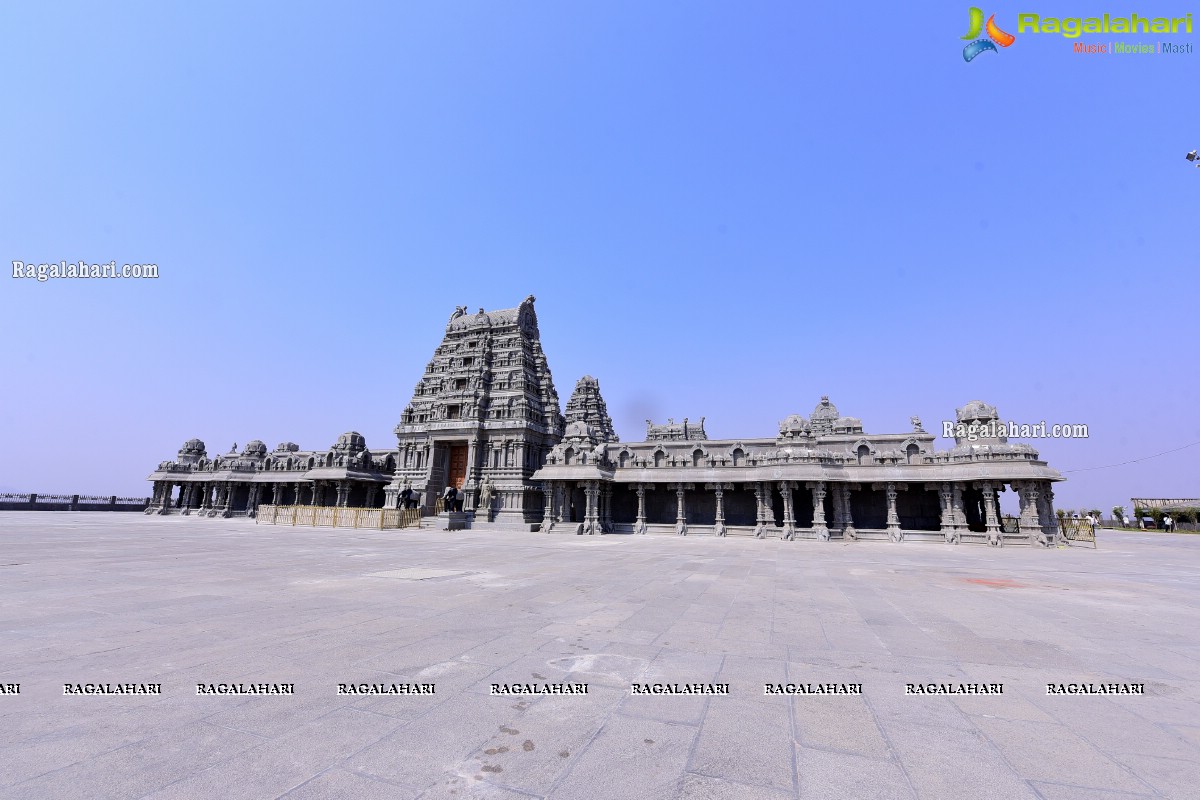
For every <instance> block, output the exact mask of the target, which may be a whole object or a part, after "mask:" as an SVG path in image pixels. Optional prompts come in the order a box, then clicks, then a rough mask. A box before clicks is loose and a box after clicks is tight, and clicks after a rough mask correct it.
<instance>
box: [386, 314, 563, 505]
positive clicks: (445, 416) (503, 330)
mask: <svg viewBox="0 0 1200 800" xmlns="http://www.w3.org/2000/svg"><path fill="white" fill-rule="evenodd" d="M534 300H535V298H534V297H533V296H532V295H530V296H529V297H526V298H525V300H524V301H522V303H521V304H520V305H519V306H517V307H516V308H506V309H503V310H501V311H491V312H487V311H484V310H483V309H482V308H481V309H479V311H478V313H475V314H468V313H467V310H466V307H465V306H459V307H458V308H456V309H455V310H454V314H452V315H451V317H450V321H449V322H448V323H447V324H446V334H445V336H444V337H443V338H442V343H441V344H440V345H439V346H438V348H437V349H436V350H435V351H434V353H433V358H431V359H430V361H429V364H428V365H427V366H426V367H425V373H424V374H423V375H422V376H421V379H420V381H418V382H417V385H416V388H415V389H414V390H413V397H412V400H411V401H410V402H409V404H408V406H407V408H405V409H404V413H403V415H402V416H401V419H400V424H398V425H397V426H396V428H395V433H396V437H397V439H398V440H399V450H400V452H399V454H398V459H397V467H396V472H395V477H394V478H393V480H392V482H391V484H390V485H389V486H388V487H387V490H386V504H387V506H388V507H389V508H395V507H396V505H397V502H398V498H399V494H400V492H401V491H403V489H404V488H405V486H406V485H407V486H409V487H411V488H412V489H413V490H414V491H416V492H421V493H422V502H423V504H424V505H425V506H426V507H427V508H432V507H433V504H434V502H435V500H436V498H437V497H438V496H440V494H441V493H442V492H443V490H444V489H445V488H446V486H447V485H450V484H453V485H454V486H455V488H457V489H458V490H459V492H460V493H461V495H460V496H465V497H464V508H465V509H468V510H470V509H474V508H475V506H476V502H477V499H478V498H479V496H480V489H481V488H482V487H483V485H484V484H485V483H487V484H488V487H487V490H486V491H484V492H483V495H484V496H485V497H486V496H487V495H489V494H490V495H491V501H490V504H489V505H490V511H491V512H492V514H493V515H494V519H495V521H497V522H512V523H530V522H537V521H539V520H540V518H541V513H542V502H541V500H542V495H541V491H540V488H539V487H538V486H537V485H536V484H534V483H532V482H530V480H529V478H530V476H531V475H532V474H533V473H534V472H535V471H537V469H538V468H539V467H541V465H542V460H543V457H544V455H545V454H546V453H547V452H549V450H550V449H551V448H552V447H554V445H556V444H558V442H559V440H560V439H562V436H563V429H564V424H565V423H564V421H563V416H562V412H561V411H560V410H559V404H558V393H557V392H556V391H555V390H554V380H553V378H552V376H551V374H550V368H549V366H547V364H546V355H545V353H543V352H542V344H541V341H540V334H539V332H538V323H537V314H536V313H535V312H534V309H533V304H534Z"/></svg>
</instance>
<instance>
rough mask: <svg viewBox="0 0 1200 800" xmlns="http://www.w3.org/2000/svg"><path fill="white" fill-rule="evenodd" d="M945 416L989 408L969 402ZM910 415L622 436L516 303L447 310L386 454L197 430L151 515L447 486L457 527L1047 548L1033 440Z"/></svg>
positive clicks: (422, 496) (817, 418)
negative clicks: (570, 387) (713, 434)
mask: <svg viewBox="0 0 1200 800" xmlns="http://www.w3.org/2000/svg"><path fill="white" fill-rule="evenodd" d="M956 420H957V421H958V422H962V423H967V424H970V423H979V424H980V425H981V426H986V423H989V422H993V421H998V420H999V417H998V415H997V412H996V409H995V408H994V407H993V406H990V405H988V404H987V403H983V402H979V401H973V402H970V403H967V404H966V405H965V406H963V407H962V408H959V409H957V414H956ZM910 423H911V430H908V431H904V432H900V433H883V434H876V433H866V432H865V431H864V429H863V424H862V421H861V420H859V419H857V418H855V417H849V416H844V415H842V414H841V413H840V412H839V411H838V409H837V407H836V406H834V405H833V403H832V402H830V400H829V398H828V397H822V398H821V400H820V402H819V403H818V404H817V406H816V407H815V408H814V409H813V410H812V412H811V413H810V414H809V415H808V416H803V415H800V414H793V415H791V416H789V417H787V418H786V419H784V420H783V421H782V422H780V423H779V433H778V435H777V436H775V437H770V438H744V439H710V438H708V436H707V435H706V433H705V431H704V420H703V419H701V420H700V421H699V422H691V421H689V420H687V419H684V420H683V421H682V422H675V421H674V420H668V421H667V422H666V423H665V424H654V423H653V422H652V421H650V420H647V421H646V435H645V440H644V441H640V442H628V443H625V442H621V441H620V439H619V438H618V437H617V433H616V431H615V430H614V429H613V424H612V419H611V418H610V417H609V414H608V409H607V408H606V407H605V403H604V398H603V397H602V396H601V394H600V384H599V382H598V381H597V380H596V379H595V378H593V377H591V376H584V377H583V378H580V379H579V381H578V382H577V383H576V384H575V390H574V391H573V392H572V394H571V397H570V399H569V400H568V401H567V404H566V409H565V414H564V411H563V410H561V409H560V405H559V398H558V393H557V392H556V391H555V388H554V381H553V378H552V376H551V373H550V367H549V365H548V364H547V363H546V356H545V354H544V353H543V352H542V347H541V342H540V334H539V331H538V322H537V314H536V313H535V311H534V298H533V297H527V298H525V300H524V301H523V302H522V303H521V304H520V305H519V306H517V307H516V308H509V309H504V310H501V311H490V312H489V311H484V310H483V309H479V311H478V312H476V313H474V314H471V313H468V312H467V310H466V307H464V306H460V307H458V308H456V309H455V311H454V313H453V314H452V315H451V316H450V319H449V321H448V322H447V324H446V332H445V335H444V337H443V338H442V343H441V344H440V345H439V346H438V347H437V349H436V350H435V351H434V353H433V357H432V358H431V359H430V361H429V363H428V364H427V365H426V367H425V371H424V373H423V374H422V375H421V376H420V379H419V380H418V381H417V385H416V387H415V389H414V390H413V396H412V399H411V400H410V401H409V403H408V405H407V406H406V407H405V408H404V410H403V412H402V413H401V415H400V421H399V424H398V425H396V428H395V434H396V442H395V443H393V444H392V446H390V447H386V448H380V449H369V448H368V447H367V443H366V442H365V441H364V439H363V436H362V435H361V434H359V433H356V432H353V431H351V432H349V433H345V434H342V435H341V436H340V437H338V440H337V441H336V442H334V443H333V444H332V445H330V446H329V447H328V448H326V449H323V450H301V449H300V447H299V446H298V445H296V444H293V443H291V442H284V443H282V444H280V445H278V446H277V447H275V449H274V450H270V449H268V447H267V446H266V444H264V443H263V442H261V441H258V440H254V441H251V442H250V443H249V444H247V445H246V446H245V447H243V448H242V449H241V451H240V452H238V450H237V447H236V446H235V447H234V448H232V449H231V450H230V452H228V453H225V454H223V455H216V456H212V457H210V456H209V454H208V452H207V449H206V448H205V445H204V443H203V442H202V441H200V440H199V439H190V440H188V441H187V442H185V443H184V445H183V447H182V448H181V449H180V450H179V454H178V456H177V458H176V460H174V461H164V462H163V463H161V464H159V466H158V469H157V470H155V471H154V472H153V473H152V474H151V475H150V478H149V480H151V481H153V482H154V496H153V501H152V504H151V507H150V508H149V509H148V510H147V513H159V514H199V515H202V516H222V517H229V516H254V515H255V513H256V512H257V511H258V509H259V506H260V505H262V504H271V505H274V506H281V505H299V506H306V505H311V506H338V507H342V508H396V507H398V505H399V504H400V498H401V492H403V491H404V490H405V489H411V490H412V497H414V498H416V499H417V500H418V502H419V503H420V505H421V507H422V508H423V510H424V513H426V514H432V513H434V511H435V507H436V503H437V499H438V498H439V497H440V496H441V494H442V491H443V490H444V489H445V487H446V486H447V485H450V484H452V485H454V486H455V487H456V488H458V489H459V490H460V492H461V496H462V497H463V498H464V509H465V511H466V517H467V520H468V524H471V525H472V526H473V527H477V528H495V529H496V530H505V529H514V528H520V529H523V530H540V531H543V532H547V533H575V534H601V533H632V534H644V533H674V534H681V535H693V534H710V535H717V536H726V535H746V536H757V537H760V538H761V537H782V538H784V539H794V538H809V539H821V540H829V539H847V540H848V539H891V540H892V541H903V540H922V539H923V540H937V541H947V542H952V543H957V542H960V541H961V542H980V543H988V544H993V545H1000V544H1005V543H1028V544H1042V545H1050V544H1053V543H1054V542H1055V540H1056V538H1057V535H1058V534H1057V519H1056V518H1055V514H1054V491H1053V489H1052V484H1053V483H1054V482H1055V481H1060V480H1062V476H1061V475H1060V474H1059V473H1058V472H1057V471H1055V470H1053V469H1051V468H1050V467H1049V466H1047V464H1046V463H1045V462H1044V461H1042V460H1040V459H1039V457H1038V453H1037V451H1036V450H1034V448H1033V447H1031V446H1030V445H1028V444H1020V443H1009V442H1008V441H1007V439H1005V438H1004V437H992V438H986V437H976V438H974V439H973V440H972V441H970V442H968V441H967V440H965V439H956V440H955V446H954V447H953V448H950V449H948V450H938V449H936V448H935V446H934V439H935V437H934V435H933V434H930V433H927V432H926V431H925V430H924V429H923V427H922V425H921V422H920V420H918V419H917V418H915V417H914V418H912V419H911V420H910ZM1004 491H1013V492H1015V493H1016V495H1017V499H1018V501H1019V507H1020V513H1019V516H1017V517H1010V518H1002V516H1001V513H1000V503H999V494H1000V493H1001V492H1004Z"/></svg>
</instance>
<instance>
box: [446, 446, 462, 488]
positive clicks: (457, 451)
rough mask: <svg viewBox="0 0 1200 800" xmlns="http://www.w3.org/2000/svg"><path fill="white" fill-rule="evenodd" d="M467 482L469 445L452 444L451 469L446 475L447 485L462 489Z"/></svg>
mask: <svg viewBox="0 0 1200 800" xmlns="http://www.w3.org/2000/svg"><path fill="white" fill-rule="evenodd" d="M466 482H467V446H466V445H465V444H454V445H450V469H449V474H448V475H447V476H446V485H447V486H453V487H454V488H455V489H458V490H459V491H462V488H463V484H464V483H466Z"/></svg>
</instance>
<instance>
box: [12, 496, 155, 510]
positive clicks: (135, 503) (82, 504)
mask: <svg viewBox="0 0 1200 800" xmlns="http://www.w3.org/2000/svg"><path fill="white" fill-rule="evenodd" d="M148 505H150V498H149V497H118V496H117V495H104V496H100V495H87V494H38V493H36V492H33V493H30V494H0V511H144V510H145V509H146V507H147V506H148Z"/></svg>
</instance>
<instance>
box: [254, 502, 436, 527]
mask: <svg viewBox="0 0 1200 800" xmlns="http://www.w3.org/2000/svg"><path fill="white" fill-rule="evenodd" d="M254 522H255V524H258V523H264V524H267V525H292V526H295V525H303V526H305V527H318V528H374V529H376V530H394V529H397V528H419V527H421V509H419V508H341V507H338V506H276V505H270V504H263V505H260V506H259V507H258V513H257V515H256V516H255V518H254Z"/></svg>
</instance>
